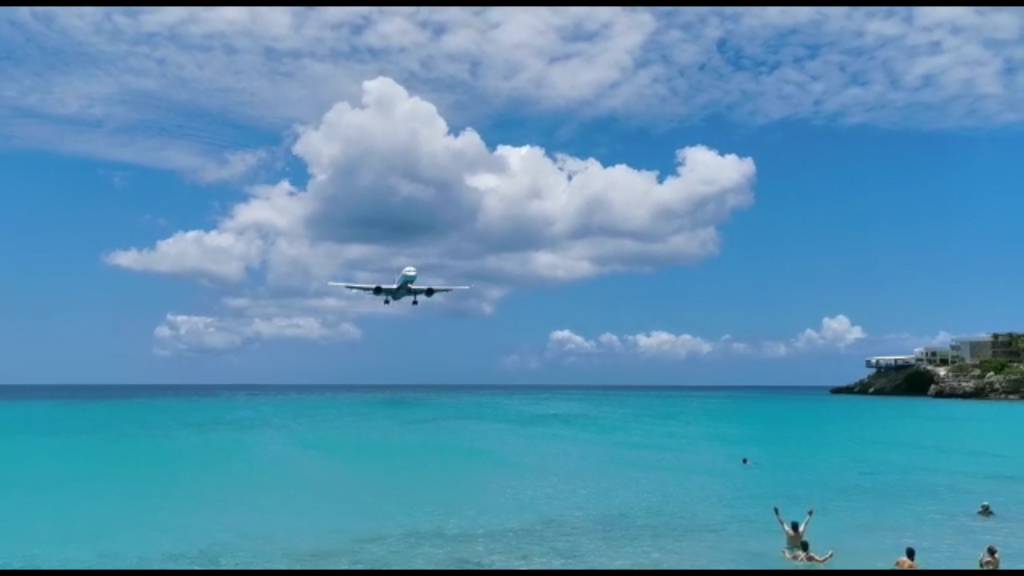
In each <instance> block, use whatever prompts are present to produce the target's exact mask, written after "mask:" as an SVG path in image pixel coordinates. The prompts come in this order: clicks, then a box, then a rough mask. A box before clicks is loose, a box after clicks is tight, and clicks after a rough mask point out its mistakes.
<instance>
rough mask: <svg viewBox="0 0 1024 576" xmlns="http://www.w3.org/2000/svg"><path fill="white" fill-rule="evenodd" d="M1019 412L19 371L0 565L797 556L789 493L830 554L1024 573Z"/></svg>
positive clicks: (2, 444) (5, 430) (857, 563)
mask: <svg viewBox="0 0 1024 576" xmlns="http://www.w3.org/2000/svg"><path fill="white" fill-rule="evenodd" d="M1022 422H1024V404H1018V403H1000V402H959V401H940V400H928V399H902V398H884V399H883V398H863V397H850V396H830V395H828V394H827V393H826V392H825V391H824V390H821V389H755V390H751V389H658V390H651V389H640V388H634V389H550V388H522V389H515V388H502V389H466V388H448V389H436V388H391V389H390V390H385V389H383V388H364V389H324V388H255V387H254V388H222V387H218V388H180V389H175V388H157V387H150V388H138V387H134V388H116V387H109V388H87V387H82V388H53V387H37V388H32V387H25V388H11V387H0V569H2V568H104V567H106V568H255V567H260V568H792V567H793V566H792V565H791V564H790V563H788V562H787V561H785V560H784V559H782V558H781V556H780V548H781V547H782V544H783V536H782V533H781V530H780V528H779V526H778V524H777V523H776V522H775V520H774V518H773V514H772V507H773V506H776V505H777V506H779V507H780V508H781V509H782V513H783V515H784V516H785V517H786V518H787V519H790V518H795V519H798V520H802V519H803V516H804V514H805V512H806V510H807V509H808V508H814V510H815V512H816V513H815V516H814V519H813V520H812V522H811V525H810V528H809V530H808V539H809V540H810V542H811V545H812V549H813V550H815V551H818V552H826V551H828V550H835V559H834V560H833V562H832V563H831V564H829V565H828V566H826V567H825V569H830V568H888V567H890V566H891V565H892V562H893V561H894V559H895V558H896V557H897V556H899V555H900V554H901V553H902V551H903V549H904V547H905V546H907V545H912V546H914V547H916V548H917V551H918V559H919V561H920V564H921V566H922V567H924V568H972V567H975V566H976V564H975V563H976V559H977V556H978V554H979V552H980V551H981V550H982V548H983V547H984V546H985V545H987V544H990V543H991V544H995V545H997V546H999V547H1000V549H1001V550H1002V553H1003V558H1004V560H1003V562H1004V564H1003V567H1004V568H1021V567H1024V536H1022V535H1021V533H1020V529H1019V526H1020V525H1021V521H1022V519H1024V490H1022V489H1021V486H1022V483H1024V449H1022V448H1021V440H1020V433H1021V430H1022V429H1024V424H1022ZM744 457H747V458H750V459H751V461H752V464H751V465H748V466H743V465H741V463H740V461H741V459H742V458H744ZM983 500H987V501H990V502H991V503H992V506H993V509H994V510H995V511H996V513H997V515H996V516H995V517H993V518H990V519H983V518H980V517H978V516H976V515H975V514H974V511H975V510H976V508H977V506H978V504H979V503H980V502H981V501H983Z"/></svg>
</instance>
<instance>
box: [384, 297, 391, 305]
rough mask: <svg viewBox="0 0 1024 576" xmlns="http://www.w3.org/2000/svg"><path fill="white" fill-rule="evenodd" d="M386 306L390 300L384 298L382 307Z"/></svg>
mask: <svg viewBox="0 0 1024 576" xmlns="http://www.w3.org/2000/svg"><path fill="white" fill-rule="evenodd" d="M388 304H391V300H388V299H387V298H385V299H384V305H385V306H387V305H388Z"/></svg>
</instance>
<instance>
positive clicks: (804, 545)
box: [800, 540, 811, 552]
mask: <svg viewBox="0 0 1024 576" xmlns="http://www.w3.org/2000/svg"><path fill="white" fill-rule="evenodd" d="M800 550H802V551H804V552H810V551H811V543H810V542H808V541H807V540H801V541H800Z"/></svg>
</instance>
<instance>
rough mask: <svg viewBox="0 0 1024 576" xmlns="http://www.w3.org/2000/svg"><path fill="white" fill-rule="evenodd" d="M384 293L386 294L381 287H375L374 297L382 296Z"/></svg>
mask: <svg viewBox="0 0 1024 576" xmlns="http://www.w3.org/2000/svg"><path fill="white" fill-rule="evenodd" d="M383 293H384V288H382V287H380V286H374V287H373V295H374V296H380V295H381V294H383Z"/></svg>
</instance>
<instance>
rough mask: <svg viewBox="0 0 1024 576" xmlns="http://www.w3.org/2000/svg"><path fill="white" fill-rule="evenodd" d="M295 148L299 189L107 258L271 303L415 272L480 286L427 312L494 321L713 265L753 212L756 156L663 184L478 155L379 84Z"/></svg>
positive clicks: (695, 168)
mask: <svg viewBox="0 0 1024 576" xmlns="http://www.w3.org/2000/svg"><path fill="white" fill-rule="evenodd" d="M292 151H293V153H294V154H295V156H296V157H297V158H298V159H300V160H301V161H302V162H304V163H305V164H306V166H307V167H308V171H309V180H308V183H307V184H306V185H305V186H304V187H302V188H300V187H297V186H296V185H294V184H292V183H290V182H288V181H282V182H279V183H278V184H275V185H265V186H255V187H252V188H250V189H249V193H248V197H246V198H245V199H243V200H242V201H241V202H239V203H238V204H236V205H235V206H234V207H232V208H231V210H230V211H229V212H228V213H227V214H226V215H225V216H224V217H223V218H222V219H221V220H220V222H219V224H218V225H217V226H216V228H214V229H211V230H183V231H179V232H177V233H175V234H173V235H171V236H170V237H168V238H166V239H164V240H161V241H159V242H157V243H156V244H155V245H153V246H151V247H137V248H128V249H122V250H116V251H113V252H111V253H109V254H107V255H105V260H106V261H107V262H108V263H109V264H112V265H115V266H119V267H122V268H126V269H129V270H135V271H145V272H154V273H162V274H176V275H182V276H191V277H195V278H200V279H205V280H208V281H218V282H222V283H227V284H229V285H234V286H235V287H236V289H237V290H239V296H242V295H243V294H242V291H245V290H247V289H249V288H251V287H252V286H259V287H260V289H261V290H262V291H263V292H265V293H268V294H270V295H271V296H269V297H271V298H272V297H281V296H282V295H285V294H288V293H291V294H296V293H301V294H305V295H306V296H309V295H311V294H312V295H314V296H321V297H323V296H330V295H337V294H338V291H337V289H335V288H329V287H327V286H326V281H327V280H329V279H341V280H344V281H353V282H367V283H377V282H388V281H390V280H391V279H392V273H393V271H395V270H397V269H400V268H401V267H403V266H405V265H409V264H412V265H415V266H417V267H418V268H419V269H420V272H421V277H420V280H419V283H421V284H425V285H430V284H431V283H433V284H446V283H453V282H458V283H469V284H474V286H475V287H474V289H473V290H471V291H468V292H466V293H459V294H457V295H451V296H447V297H442V298H438V299H436V300H435V302H436V301H437V300H440V301H441V302H440V304H441V305H442V306H443V305H449V306H450V305H459V304H460V303H461V304H463V305H464V306H469V307H471V308H472V309H476V310H482V311H488V310H490V309H492V308H493V305H494V303H495V302H496V300H497V299H498V298H499V297H500V296H501V295H503V294H504V293H506V292H507V291H508V290H511V289H515V288H516V287H519V286H522V285H524V284H530V285H533V284H537V283H544V282H549V283H551V282H568V281H573V280H579V279H583V278H588V277H594V276H599V275H602V274H608V273H613V272H620V271H626V270H653V269H656V268H658V267H662V266H667V265H673V264H680V263H688V262H694V261H697V260H700V259H702V258H706V257H708V256H711V255H713V254H715V253H716V252H717V250H718V246H719V233H718V228H717V227H718V226H719V225H720V224H722V223H723V222H725V221H726V220H728V218H729V217H730V216H731V215H732V214H733V213H734V212H736V211H737V210H741V209H743V208H746V207H748V206H750V205H751V204H752V202H753V199H754V197H753V192H752V185H753V182H754V179H755V174H756V170H755V166H754V162H753V160H752V159H750V158H743V157H740V156H736V155H733V154H722V153H719V152H717V151H715V150H712V149H709V148H707V147H704V146H699V145H696V146H689V147H685V148H681V149H680V150H678V151H677V152H676V153H675V159H676V169H675V171H674V172H673V173H671V174H667V175H664V176H662V175H659V174H658V173H656V172H653V171H649V170H643V169H637V168H633V167H630V166H625V165H621V164H620V165H612V166H605V165H602V164H601V163H600V162H598V161H597V160H595V159H592V158H575V157H571V156H567V155H563V154H557V153H549V152H547V151H545V150H544V149H542V148H540V147H537V146H508V145H498V146H495V147H488V146H487V145H486V144H485V142H484V140H483V139H482V137H481V136H480V135H479V134H477V133H476V132H474V131H473V130H471V129H466V130H463V131H461V132H458V133H453V132H452V131H451V130H450V129H449V126H448V124H447V123H446V122H445V120H444V119H443V118H442V117H441V115H440V114H439V112H438V110H437V108H436V107H435V106H434V105H432V104H431V103H429V102H427V101H426V100H423V99H421V98H418V97H416V96H413V95H411V94H409V93H408V92H407V91H406V90H405V88H403V87H402V86H400V85H399V84H398V83H396V82H395V81H393V80H391V79H389V78H377V79H374V80H370V81H367V82H365V83H364V84H363V95H362V101H361V105H358V106H352V105H350V104H348V103H346V102H341V103H338V104H336V105H334V106H333V107H332V108H331V109H330V110H329V111H328V112H327V113H326V114H325V115H324V116H323V118H322V119H321V120H320V121H319V122H318V123H316V124H313V125H309V126H305V127H302V128H301V129H300V130H299V132H298V138H297V140H296V141H295V143H294V145H293V146H292ZM336 297H337V298H340V299H342V301H344V302H348V303H354V302H356V301H357V300H356V299H354V298H352V297H343V296H340V295H337V296H336ZM365 298H367V297H363V299H364V301H365ZM466 303H468V304H466ZM376 304H377V305H378V306H379V305H380V302H379V301H377V302H376ZM350 308H351V307H350Z"/></svg>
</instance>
